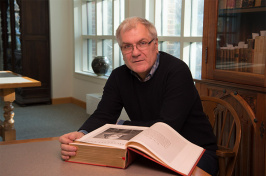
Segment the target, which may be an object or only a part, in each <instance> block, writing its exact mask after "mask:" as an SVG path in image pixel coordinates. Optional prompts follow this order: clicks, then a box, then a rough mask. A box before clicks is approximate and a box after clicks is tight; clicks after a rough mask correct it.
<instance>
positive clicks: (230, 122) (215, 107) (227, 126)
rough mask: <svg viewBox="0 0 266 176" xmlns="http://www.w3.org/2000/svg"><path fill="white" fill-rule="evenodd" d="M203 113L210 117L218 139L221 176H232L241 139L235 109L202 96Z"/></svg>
mask: <svg viewBox="0 0 266 176" xmlns="http://www.w3.org/2000/svg"><path fill="white" fill-rule="evenodd" d="M201 101H202V106H203V111H204V113H205V114H206V116H207V117H208V119H209V121H210V123H211V125H212V127H213V131H214V134H215V135H216V137H217V145H218V150H217V151H216V155H217V156H218V158H219V176H231V175H232V174H233V171H234V167H235V163H236V159H237V154H238V149H239V144H240V139H241V125H240V120H239V117H238V115H237V113H236V111H235V110H234V108H233V107H232V106H231V105H230V104H229V103H227V102H226V101H224V100H222V99H219V98H215V97H209V96H201Z"/></svg>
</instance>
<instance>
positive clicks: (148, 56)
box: [121, 24, 158, 79]
mask: <svg viewBox="0 0 266 176" xmlns="http://www.w3.org/2000/svg"><path fill="white" fill-rule="evenodd" d="M121 39H122V46H123V45H125V44H132V45H134V49H133V51H132V52H130V53H127V54H123V59H124V61H125V64H126V66H127V67H128V68H129V69H131V70H133V71H134V72H136V73H137V74H138V75H139V76H140V77H141V78H142V79H144V78H145V76H146V75H147V74H148V73H149V72H150V70H151V68H152V66H153V64H154V63H155V61H156V58H157V53H158V39H157V38H156V39H154V40H153V41H152V42H151V43H150V44H149V45H148V47H147V48H146V49H144V50H139V49H138V48H137V47H136V44H137V43H139V42H141V41H145V42H150V41H151V40H152V39H153V38H151V36H150V35H149V31H148V30H147V29H146V28H145V26H144V25H142V24H138V25H137V27H136V28H133V29H131V30H129V31H126V32H124V33H121Z"/></svg>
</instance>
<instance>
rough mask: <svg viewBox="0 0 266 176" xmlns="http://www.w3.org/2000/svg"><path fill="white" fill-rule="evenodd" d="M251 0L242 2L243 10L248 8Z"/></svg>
mask: <svg viewBox="0 0 266 176" xmlns="http://www.w3.org/2000/svg"><path fill="white" fill-rule="evenodd" d="M248 3H249V0H243V2H242V8H247V7H248Z"/></svg>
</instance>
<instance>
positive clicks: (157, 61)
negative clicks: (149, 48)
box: [131, 53, 160, 82]
mask: <svg viewBox="0 0 266 176" xmlns="http://www.w3.org/2000/svg"><path fill="white" fill-rule="evenodd" d="M159 60H160V53H158V54H157V59H156V61H155V63H154V64H153V66H152V68H151V70H150V73H149V74H148V75H147V76H146V77H145V79H144V80H142V79H141V78H140V77H139V75H138V74H137V73H135V72H134V71H132V70H131V74H133V75H134V76H136V77H137V78H138V80H139V81H141V82H146V81H149V80H150V79H151V78H152V76H153V75H154V73H155V71H156V70H157V68H158V66H159Z"/></svg>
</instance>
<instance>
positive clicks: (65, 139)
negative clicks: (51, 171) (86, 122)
mask: <svg viewBox="0 0 266 176" xmlns="http://www.w3.org/2000/svg"><path fill="white" fill-rule="evenodd" d="M82 136H84V134H83V133H81V132H71V133H67V134H64V135H63V136H61V137H60V138H59V142H61V158H62V159H63V160H68V159H69V158H70V156H75V155H76V151H77V148H76V147H74V146H70V145H69V143H71V142H73V141H74V140H76V139H79V138H81V137H82Z"/></svg>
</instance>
